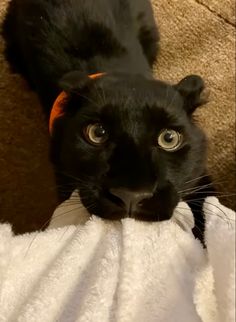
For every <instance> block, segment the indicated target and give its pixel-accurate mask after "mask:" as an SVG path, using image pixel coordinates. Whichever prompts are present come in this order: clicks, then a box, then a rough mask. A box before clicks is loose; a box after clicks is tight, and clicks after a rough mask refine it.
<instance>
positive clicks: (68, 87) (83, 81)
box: [59, 71, 92, 94]
mask: <svg viewBox="0 0 236 322" xmlns="http://www.w3.org/2000/svg"><path fill="white" fill-rule="evenodd" d="M91 81H92V80H91V78H90V77H89V76H88V75H87V74H86V73H83V72H80V71H72V72H69V73H67V74H65V75H64V76H63V77H62V78H61V79H60V81H59V87H60V88H61V89H62V90H63V91H65V92H67V93H71V94H72V93H77V92H78V91H81V90H82V89H83V88H85V87H87V86H88V85H89V83H91Z"/></svg>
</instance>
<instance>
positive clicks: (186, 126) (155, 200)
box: [52, 72, 206, 221]
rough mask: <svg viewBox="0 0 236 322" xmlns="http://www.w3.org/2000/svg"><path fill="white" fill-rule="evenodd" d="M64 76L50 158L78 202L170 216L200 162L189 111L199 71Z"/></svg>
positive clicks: (201, 142)
mask: <svg viewBox="0 0 236 322" xmlns="http://www.w3.org/2000/svg"><path fill="white" fill-rule="evenodd" d="M62 84H63V87H64V88H65V90H66V91H67V92H68V101H67V102H66V105H65V111H66V115H65V116H63V117H62V118H61V119H58V120H57V121H56V122H55V125H54V133H53V139H52V140H53V142H52V144H53V148H52V151H53V159H54V162H55V163H56V165H57V167H58V168H59V169H60V171H61V172H62V173H64V174H66V175H67V176H68V178H71V180H72V182H73V184H74V187H75V188H78V189H79V191H80V196H81V200H82V203H83V204H84V206H85V207H86V208H87V209H88V211H89V212H90V213H91V214H95V215H98V216H100V217H104V218H108V219H120V218H123V217H134V218H137V219H141V220H153V221H158V220H165V219H169V218H170V217H171V215H172V212H173V209H174V208H175V206H176V205H177V203H178V201H179V200H180V198H181V191H182V190H185V189H186V188H188V182H193V183H194V180H193V181H191V180H192V179H194V178H196V177H198V176H200V175H201V174H202V173H203V171H204V170H205V157H206V139H205V136H204V134H203V133H202V131H201V130H200V129H199V128H198V127H197V126H196V125H195V124H194V122H193V120H192V116H191V114H192V112H193V111H194V109H195V108H196V107H197V106H199V105H200V104H201V101H200V94H201V92H202V90H203V82H202V79H201V78H200V77H198V76H190V77H187V78H186V79H184V80H182V81H181V82H180V83H179V84H177V85H176V86H171V85H167V84H165V83H163V82H160V81H154V80H147V79H145V78H143V77H141V76H133V77H131V76H129V77H128V76H127V75H124V74H123V75H122V74H117V75H115V74H113V75H105V76H102V77H101V78H99V79H96V80H91V79H89V78H87V77H85V76H83V75H81V74H80V73H76V72H75V73H72V74H70V75H67V76H66V77H65V78H64V79H63V81H62ZM72 84H73V85H72Z"/></svg>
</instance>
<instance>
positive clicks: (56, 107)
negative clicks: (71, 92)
mask: <svg viewBox="0 0 236 322" xmlns="http://www.w3.org/2000/svg"><path fill="white" fill-rule="evenodd" d="M103 75H105V73H96V74H91V75H89V78H91V79H96V78H99V77H101V76H103ZM67 98H68V94H67V93H66V92H65V91H63V92H61V93H60V94H59V96H58V97H57V98H56V100H55V102H54V104H53V107H52V110H51V114H50V118H49V133H50V135H52V130H53V123H54V121H55V120H56V119H57V118H58V117H60V116H62V115H64V114H65V111H64V109H63V107H64V106H65V101H66V100H67Z"/></svg>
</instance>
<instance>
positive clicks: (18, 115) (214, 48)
mask: <svg viewBox="0 0 236 322" xmlns="http://www.w3.org/2000/svg"><path fill="white" fill-rule="evenodd" d="M8 1H9V0H0V22H1V21H2V19H3V16H4V13H5V9H6V5H7V3H8ZM152 2H153V6H154V11H155V16H156V19H157V22H158V24H159V27H160V32H161V52H160V56H159V59H158V62H157V65H156V68H155V74H156V76H157V77H158V78H160V79H164V80H167V81H171V82H172V81H173V82H176V81H178V80H180V79H181V78H182V77H184V76H186V75H187V74H192V73H197V74H200V75H202V76H203V77H204V79H205V80H206V83H207V85H208V86H209V88H210V89H211V100H210V103H208V104H207V106H206V107H205V108H202V109H201V110H200V111H199V112H198V113H197V114H198V119H199V122H200V124H202V127H203V128H204V129H205V130H206V132H207V134H208V137H209V169H210V173H211V174H212V175H213V177H214V179H215V181H216V183H217V185H218V188H219V191H220V193H221V195H222V199H221V201H222V203H224V204H226V205H228V206H230V207H231V208H235V207H236V202H235V199H236V198H235V197H230V196H228V197H226V195H229V194H232V193H235V192H236V188H235V184H236V181H235V62H234V54H235V38H234V30H235V17H234V13H235V8H234V6H235V1H234V0H222V1H218V0H181V1H178V0H153V1H152ZM3 47H4V44H3V41H2V39H0V219H1V220H3V221H8V222H11V223H13V224H14V229H15V231H17V232H23V231H30V230H34V229H39V228H40V227H42V226H43V225H44V224H45V222H47V220H48V219H49V217H50V215H51V213H52V211H53V209H54V207H55V205H56V194H55V183H54V176H53V171H52V167H51V165H50V163H49V161H48V134H47V124H46V122H45V120H44V117H43V114H42V112H41V108H40V105H39V102H38V100H37V97H36V95H35V94H34V93H32V92H31V91H30V90H29V89H28V87H27V84H26V83H25V81H24V80H23V79H21V77H20V76H18V75H12V74H10V72H9V68H8V66H7V63H6V62H5V60H4V57H3Z"/></svg>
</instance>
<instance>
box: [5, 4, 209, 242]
mask: <svg viewBox="0 0 236 322" xmlns="http://www.w3.org/2000/svg"><path fill="white" fill-rule="evenodd" d="M3 35H4V37H5V40H6V44H7V46H6V57H7V58H8V60H9V62H10V64H11V66H12V68H13V70H14V71H16V72H19V73H21V74H22V75H23V76H24V77H25V78H26V79H27V80H28V82H29V84H30V85H31V87H32V88H34V89H35V90H36V91H37V92H38V94H39V97H40V99H41V102H42V105H43V107H44V109H45V112H46V114H47V115H49V113H50V109H51V107H52V105H53V102H54V100H55V99H56V97H57V95H58V94H59V93H60V92H61V90H65V91H66V92H67V93H68V100H67V102H66V105H65V116H64V117H62V118H60V119H58V120H57V122H55V125H54V131H53V136H52V153H51V156H52V160H53V162H54V164H55V168H56V170H57V173H58V183H59V184H62V185H63V187H64V188H63V189H62V190H61V191H60V195H61V197H62V199H65V198H67V197H68V196H69V194H70V193H71V191H72V190H73V189H74V188H79V190H80V195H81V199H82V202H83V204H84V205H85V206H86V207H87V209H88V210H89V211H90V212H91V213H94V214H97V215H99V216H101V217H105V218H109V219H119V218H121V217H124V216H126V215H127V212H126V210H125V209H124V204H123V203H122V201H121V200H120V199H119V198H117V197H116V196H115V195H113V194H112V193H111V189H113V188H125V189H127V190H130V191H139V190H144V189H146V190H150V189H151V190H152V189H154V190H155V191H154V194H153V196H152V198H150V199H145V200H144V201H143V202H142V204H140V205H139V207H138V209H136V211H135V212H133V213H132V216H133V217H135V218H138V219H141V220H154V221H155V220H165V219H168V218H170V217H171V215H172V212H173V209H174V208H175V206H176V205H177V203H178V201H179V200H180V198H181V196H182V193H181V191H182V190H185V189H188V188H191V187H194V186H197V185H199V184H201V182H200V179H199V180H194V179H196V178H198V177H200V176H202V175H204V174H205V173H206V169H205V159H206V139H205V136H204V134H203V133H202V131H201V130H200V129H199V128H198V127H197V125H196V124H195V123H194V121H193V118H192V113H193V112H194V110H195V109H196V108H197V107H198V106H200V105H201V104H202V103H203V102H202V101H201V94H202V91H203V89H204V83H203V80H202V79H201V78H200V77H199V76H189V77H187V78H185V79H184V80H182V81H181V82H180V83H179V84H177V85H173V86H172V85H169V84H166V83H164V82H160V81H157V80H154V79H153V76H152V70H151V67H152V65H153V63H154V62H155V59H156V57H157V52H158V41H159V34H158V30H157V27H156V24H155V22H154V18H153V14H152V8H151V5H150V2H149V1H148V0H96V1H91V0H86V1H84V0H70V1H61V0H12V1H11V2H10V5H9V8H8V13H7V16H6V19H5V22H4V25H3ZM97 72H105V73H106V75H104V76H103V77H101V78H99V79H95V80H91V79H90V78H89V77H88V75H89V74H92V73H97ZM91 123H102V124H103V126H104V127H105V129H106V131H107V133H108V134H109V140H108V141H107V142H106V144H104V145H101V146H93V145H90V144H89V143H88V142H87V141H86V140H85V138H84V134H83V133H84V128H85V127H86V126H87V125H88V124H91ZM165 128H168V129H169V128H170V129H175V130H177V131H179V132H181V133H182V134H183V136H184V143H183V146H182V147H181V149H179V150H178V151H176V152H166V151H164V150H163V149H161V148H160V147H158V144H157V138H158V135H159V134H160V132H161V130H163V129H165ZM65 187H67V188H68V187H69V188H70V189H67V192H66V193H65ZM202 196H203V195H202ZM190 197H191V196H190ZM193 204H194V203H190V205H191V206H192V208H193V210H194V211H195V218H196V220H198V224H199V223H201V224H202V223H203V221H204V219H203V218H202V215H201V206H197V208H196V209H194V207H193ZM199 207H200V208H199ZM202 231H203V227H202V226H201V234H202ZM201 234H199V237H200V238H202V235H201ZM196 235H197V234H196Z"/></svg>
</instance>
